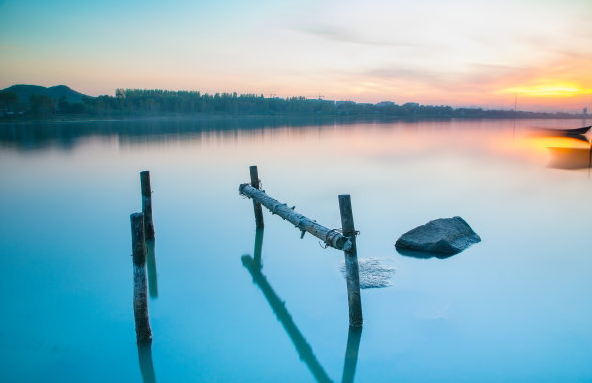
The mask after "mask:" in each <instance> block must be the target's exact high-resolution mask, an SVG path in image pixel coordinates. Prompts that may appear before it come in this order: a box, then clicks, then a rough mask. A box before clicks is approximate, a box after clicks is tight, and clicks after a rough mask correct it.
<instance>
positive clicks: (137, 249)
mask: <svg viewBox="0 0 592 383" xmlns="http://www.w3.org/2000/svg"><path fill="white" fill-rule="evenodd" d="M130 221H131V226H132V259H133V262H132V263H133V268H134V319H135V323H136V339H137V341H138V344H150V343H151V342H152V330H151V329H150V320H149V318H148V285H147V283H146V243H145V236H144V214H142V213H134V214H132V215H130Z"/></svg>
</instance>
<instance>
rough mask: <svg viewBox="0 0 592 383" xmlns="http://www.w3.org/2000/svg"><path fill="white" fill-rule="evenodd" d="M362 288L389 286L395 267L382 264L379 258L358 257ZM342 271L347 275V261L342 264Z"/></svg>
mask: <svg viewBox="0 0 592 383" xmlns="http://www.w3.org/2000/svg"><path fill="white" fill-rule="evenodd" d="M358 267H359V273H360V288H361V289H371V288H379V287H388V286H390V285H391V281H390V279H391V276H392V275H393V274H394V273H395V268H394V267H392V266H387V265H384V264H381V263H380V261H379V260H378V259H377V258H358ZM341 273H342V274H343V276H344V277H345V262H343V263H342V264H341Z"/></svg>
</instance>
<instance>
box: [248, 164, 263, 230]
mask: <svg viewBox="0 0 592 383" xmlns="http://www.w3.org/2000/svg"><path fill="white" fill-rule="evenodd" d="M249 172H250V173H251V186H252V187H254V188H255V189H259V188H261V180H260V179H259V173H258V172H257V166H255V165H253V166H251V167H249ZM253 209H254V210H255V224H256V227H257V229H263V226H264V224H263V210H262V209H261V204H260V203H259V202H256V201H255V200H253Z"/></svg>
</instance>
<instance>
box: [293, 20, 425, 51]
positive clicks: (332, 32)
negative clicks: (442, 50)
mask: <svg viewBox="0 0 592 383" xmlns="http://www.w3.org/2000/svg"><path fill="white" fill-rule="evenodd" d="M294 30H296V31H297V32H303V33H306V34H309V35H311V36H314V37H318V38H321V39H326V40H329V41H334V42H341V43H348V44H360V45H370V46H384V47H395V46H403V47H418V46H422V45H421V44H416V43H413V42H408V41H392V40H387V39H373V38H367V37H366V36H361V35H360V34H358V33H356V32H354V31H353V30H351V29H346V28H343V27H338V26H332V25H305V26H301V27H297V28H294Z"/></svg>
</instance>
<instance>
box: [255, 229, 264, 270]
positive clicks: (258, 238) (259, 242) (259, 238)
mask: <svg viewBox="0 0 592 383" xmlns="http://www.w3.org/2000/svg"><path fill="white" fill-rule="evenodd" d="M262 247H263V229H257V230H256V231H255V249H254V251H253V255H254V258H255V263H256V264H257V265H259V268H262V267H263V264H262V263H261V248H262Z"/></svg>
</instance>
